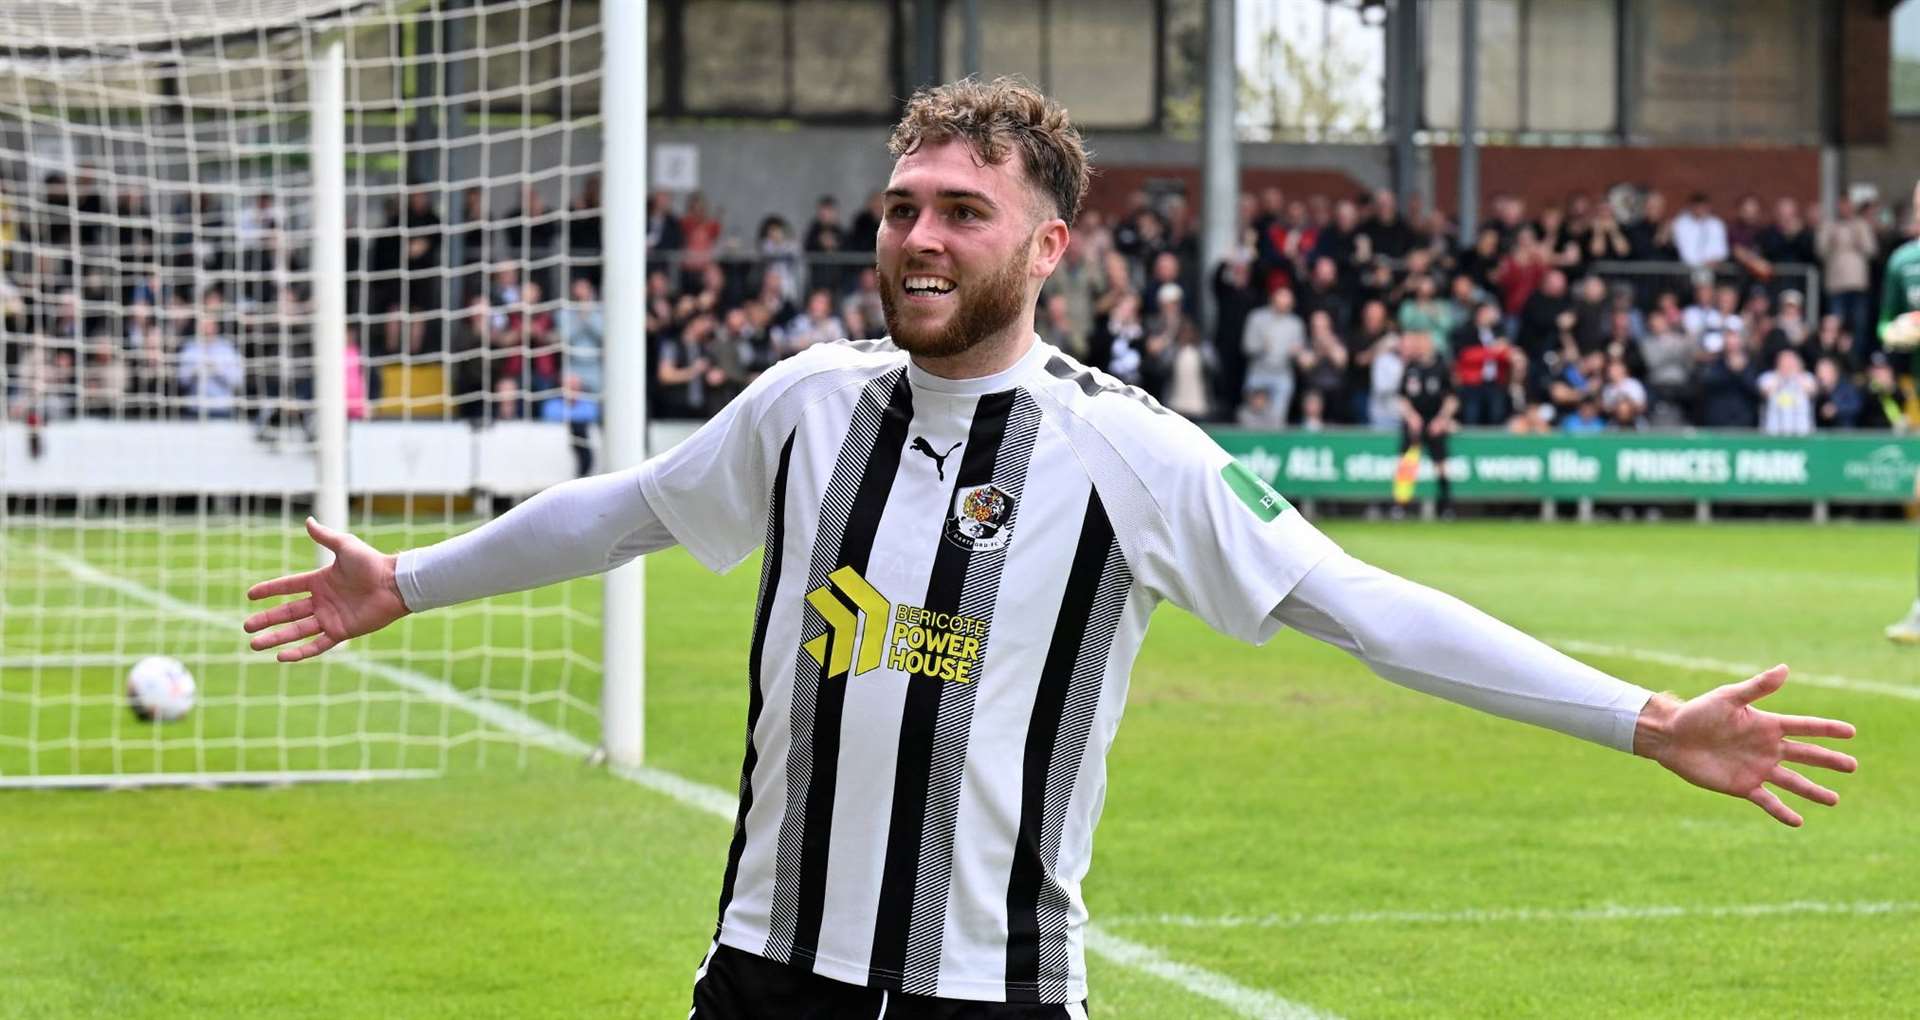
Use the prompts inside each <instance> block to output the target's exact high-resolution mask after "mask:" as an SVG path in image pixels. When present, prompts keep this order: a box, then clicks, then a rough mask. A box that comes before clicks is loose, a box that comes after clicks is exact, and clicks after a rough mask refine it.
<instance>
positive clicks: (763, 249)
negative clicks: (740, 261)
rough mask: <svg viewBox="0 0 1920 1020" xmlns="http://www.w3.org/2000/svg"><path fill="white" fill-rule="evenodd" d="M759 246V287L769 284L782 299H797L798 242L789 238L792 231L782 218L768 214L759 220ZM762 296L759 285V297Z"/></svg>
mask: <svg viewBox="0 0 1920 1020" xmlns="http://www.w3.org/2000/svg"><path fill="white" fill-rule="evenodd" d="M759 250H760V260H761V267H760V272H761V274H762V276H761V279H762V284H761V286H762V288H768V287H771V288H773V289H774V290H775V291H777V293H778V294H779V296H780V300H781V302H782V303H789V302H794V301H798V300H800V280H801V273H802V266H801V264H800V243H799V242H798V241H796V240H794V239H793V232H792V231H790V230H788V229H787V221H786V220H783V219H781V218H780V217H778V216H769V217H767V218H766V219H764V220H761V221H760V239H759ZM765 281H774V282H773V283H767V282H765ZM766 298H767V294H766V292H765V290H764V289H763V291H762V293H761V300H766Z"/></svg>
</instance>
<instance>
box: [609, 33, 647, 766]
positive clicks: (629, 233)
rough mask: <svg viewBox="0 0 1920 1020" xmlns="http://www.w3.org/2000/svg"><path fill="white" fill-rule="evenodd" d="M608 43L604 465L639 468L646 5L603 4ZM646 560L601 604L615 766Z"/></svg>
mask: <svg viewBox="0 0 1920 1020" xmlns="http://www.w3.org/2000/svg"><path fill="white" fill-rule="evenodd" d="M600 16H601V18H602V19H603V21H602V31H601V37H602V39H603V40H604V45H605V47H606V59H605V62H604V63H603V65H602V66H603V67H604V68H605V70H604V72H603V73H604V79H603V86H602V89H603V91H602V93H601V99H600V104H601V108H602V109H604V110H618V111H623V112H624V113H625V114H626V115H624V116H613V117H606V118H603V120H602V124H603V125H604V127H603V128H602V130H603V131H604V132H605V136H604V141H603V143H602V144H603V147H604V154H605V161H606V177H605V182H606V183H605V192H604V194H603V196H602V200H601V201H602V215H603V217H604V222H605V224H606V228H605V236H606V242H607V243H606V265H605V268H604V270H603V272H602V275H603V277H604V286H603V288H602V290H601V293H602V294H605V295H610V296H612V298H613V299H612V300H608V301H604V302H603V303H602V307H603V308H604V309H605V310H606V317H607V340H606V353H605V366H606V368H605V371H606V396H605V399H604V400H603V401H602V402H601V405H600V406H601V408H602V409H603V414H604V415H605V420H604V423H603V425H602V427H601V433H600V438H601V451H602V458H601V459H602V461H603V465H602V470H604V471H619V470H621V469H623V468H629V467H633V466H635V465H637V464H639V463H640V462H641V461H643V460H645V459H646V457H647V381H646V374H647V336H646V308H645V307H644V306H643V304H642V303H641V302H639V301H633V300H626V299H627V298H629V297H631V296H632V295H635V294H645V293H646V292H647V253H646V237H647V185H646V181H647V5H646V2H645V0H636V2H633V3H610V4H606V5H604V6H602V7H601V9H600ZM643 577H644V575H643V574H642V573H641V561H640V560H635V561H633V562H631V563H628V564H627V565H625V566H623V567H620V568H618V569H616V570H612V571H609V572H607V574H606V575H605V580H604V582H603V583H604V586H605V588H604V591H605V599H604V601H603V603H602V609H601V635H602V638H601V669H602V680H601V693H600V730H601V740H600V746H601V749H602V750H604V751H605V752H606V755H607V759H608V761H609V762H611V763H612V764H614V765H626V766H633V765H638V764H640V762H641V759H642V758H643V756H644V753H645V744H644V742H643V737H644V731H645V720H644V718H643V716H642V708H643V706H644V705H645V703H646V674H645V672H644V669H645V662H644V654H643V653H644V649H645V647H646V645H645V641H644V634H645V623H646V600H645V590H644V588H643V586H642V585H643Z"/></svg>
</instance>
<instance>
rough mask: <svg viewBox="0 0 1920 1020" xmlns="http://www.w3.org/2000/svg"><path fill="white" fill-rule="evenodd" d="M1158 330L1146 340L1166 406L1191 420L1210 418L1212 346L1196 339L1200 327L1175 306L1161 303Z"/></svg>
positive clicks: (1213, 371)
mask: <svg viewBox="0 0 1920 1020" xmlns="http://www.w3.org/2000/svg"><path fill="white" fill-rule="evenodd" d="M1162 312H1163V315H1162V320H1161V322H1162V326H1161V330H1162V331H1161V332H1160V334H1159V335H1158V336H1156V337H1155V338H1154V339H1153V340H1150V341H1149V345H1150V346H1149V348H1148V349H1149V350H1156V357H1158V358H1159V360H1160V367H1159V368H1158V369H1157V370H1156V371H1155V373H1154V374H1155V375H1156V376H1158V377H1159V378H1160V379H1162V380H1164V381H1163V382H1162V384H1161V395H1162V400H1163V401H1164V402H1165V403H1166V405H1167V407H1168V409H1170V410H1172V411H1174V412H1175V413H1177V414H1182V415H1185V416H1186V417H1188V418H1190V419H1192V420H1194V421H1206V420H1208V419H1210V418H1212V417H1213V376H1214V373H1215V372H1216V371H1218V364H1217V362H1216V358H1215V355H1214V352H1213V347H1212V346H1211V345H1209V344H1204V343H1201V342H1200V330H1199V328H1198V327H1196V326H1195V325H1194V323H1193V320H1192V319H1189V318H1187V316H1186V315H1185V314H1184V313H1182V312H1181V311H1180V310H1179V308H1178V305H1177V304H1176V305H1174V306H1173V307H1170V308H1169V307H1166V306H1165V305H1164V304H1163V306H1162Z"/></svg>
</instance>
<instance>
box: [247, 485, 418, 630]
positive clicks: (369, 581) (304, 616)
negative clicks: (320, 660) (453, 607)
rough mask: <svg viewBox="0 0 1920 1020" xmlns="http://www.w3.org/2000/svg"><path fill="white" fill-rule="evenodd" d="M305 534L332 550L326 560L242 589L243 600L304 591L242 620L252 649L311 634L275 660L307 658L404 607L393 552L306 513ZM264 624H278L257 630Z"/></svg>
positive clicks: (400, 614)
mask: <svg viewBox="0 0 1920 1020" xmlns="http://www.w3.org/2000/svg"><path fill="white" fill-rule="evenodd" d="M307 534H309V535H311V536H313V540H314V541H315V542H318V543H319V544H320V545H323V546H325V547H326V548H327V549H328V550H330V551H332V553H333V557H334V558H333V562H332V563H330V564H328V565H327V566H324V567H321V568H320V569H318V570H309V571H307V572H306V573H304V574H289V575H287V576H286V577H276V578H274V579H273V580H271V581H262V582H260V583H259V584H256V585H254V586H253V587H251V588H249V589H247V598H249V599H264V598H272V597H274V596H276V595H305V596H307V597H306V598H303V599H296V600H294V601H292V602H287V603H283V604H281V605H278V606H275V607H273V608H272V609H263V610H261V611H260V612H257V613H255V614H253V615H252V616H249V617H247V620H246V623H245V624H244V626H245V628H246V631H247V633H249V634H256V635H258V636H257V637H255V638H254V639H253V642H252V644H253V650H254V651H256V652H258V651H264V650H266V649H268V648H273V647H276V646H279V645H284V644H289V643H291V642H294V641H301V640H304V639H307V638H312V639H313V640H311V641H307V643H306V644H303V645H299V646H297V647H293V648H287V649H284V650H282V651H281V652H280V654H279V655H278V656H276V658H278V659H279V660H280V661H281V662H299V661H300V660H301V659H308V658H312V657H313V656H316V655H319V654H320V653H321V652H324V651H326V650H327V649H329V648H332V647H333V646H334V645H337V644H339V643H341V642H342V641H346V640H349V639H351V638H357V637H359V636H360V635H362V634H371V633H373V632H374V631H376V630H379V629H380V628H382V627H385V626H386V625H387V624H389V623H392V622H393V621H395V620H398V619H399V618H401V617H403V616H405V615H407V613H408V612H409V610H408V609H407V604H406V602H405V601H404V600H403V599H401V597H400V586H399V584H398V582H397V581H396V580H395V576H394V564H395V562H396V561H397V559H398V558H397V557H394V556H390V555H388V554H386V553H383V552H380V551H379V550H377V549H375V548H374V547H372V546H370V545H368V544H367V543H365V542H362V541H360V540H359V539H357V538H355V537H353V536H352V535H349V534H347V533H345V532H342V531H335V530H333V529H332V528H329V527H326V526H325V525H322V524H321V523H320V522H319V521H316V520H314V519H313V518H311V517H309V518H307ZM281 624H291V626H280V625H281ZM268 627H279V629H278V630H275V631H271V632H269V633H265V634H261V633H259V632H260V631H263V630H266V629H267V628H268Z"/></svg>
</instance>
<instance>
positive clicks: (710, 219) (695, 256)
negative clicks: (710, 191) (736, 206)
mask: <svg viewBox="0 0 1920 1020" xmlns="http://www.w3.org/2000/svg"><path fill="white" fill-rule="evenodd" d="M720 231H721V223H720V213H719V211H718V210H713V211H709V210H708V209H707V196H705V195H703V194H701V193H700V192H698V191H696V192H694V193H693V194H691V195H688V196H687V212H686V215H684V216H682V217H680V238H681V240H680V247H681V249H682V250H683V251H685V252H686V257H685V258H684V259H682V260H681V263H680V276H681V278H682V279H691V278H696V277H698V276H700V275H701V274H703V273H705V272H706V271H707V268H708V267H709V266H711V265H713V253H714V251H715V249H717V248H718V247H719V246H720ZM682 286H683V287H684V286H685V284H682Z"/></svg>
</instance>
